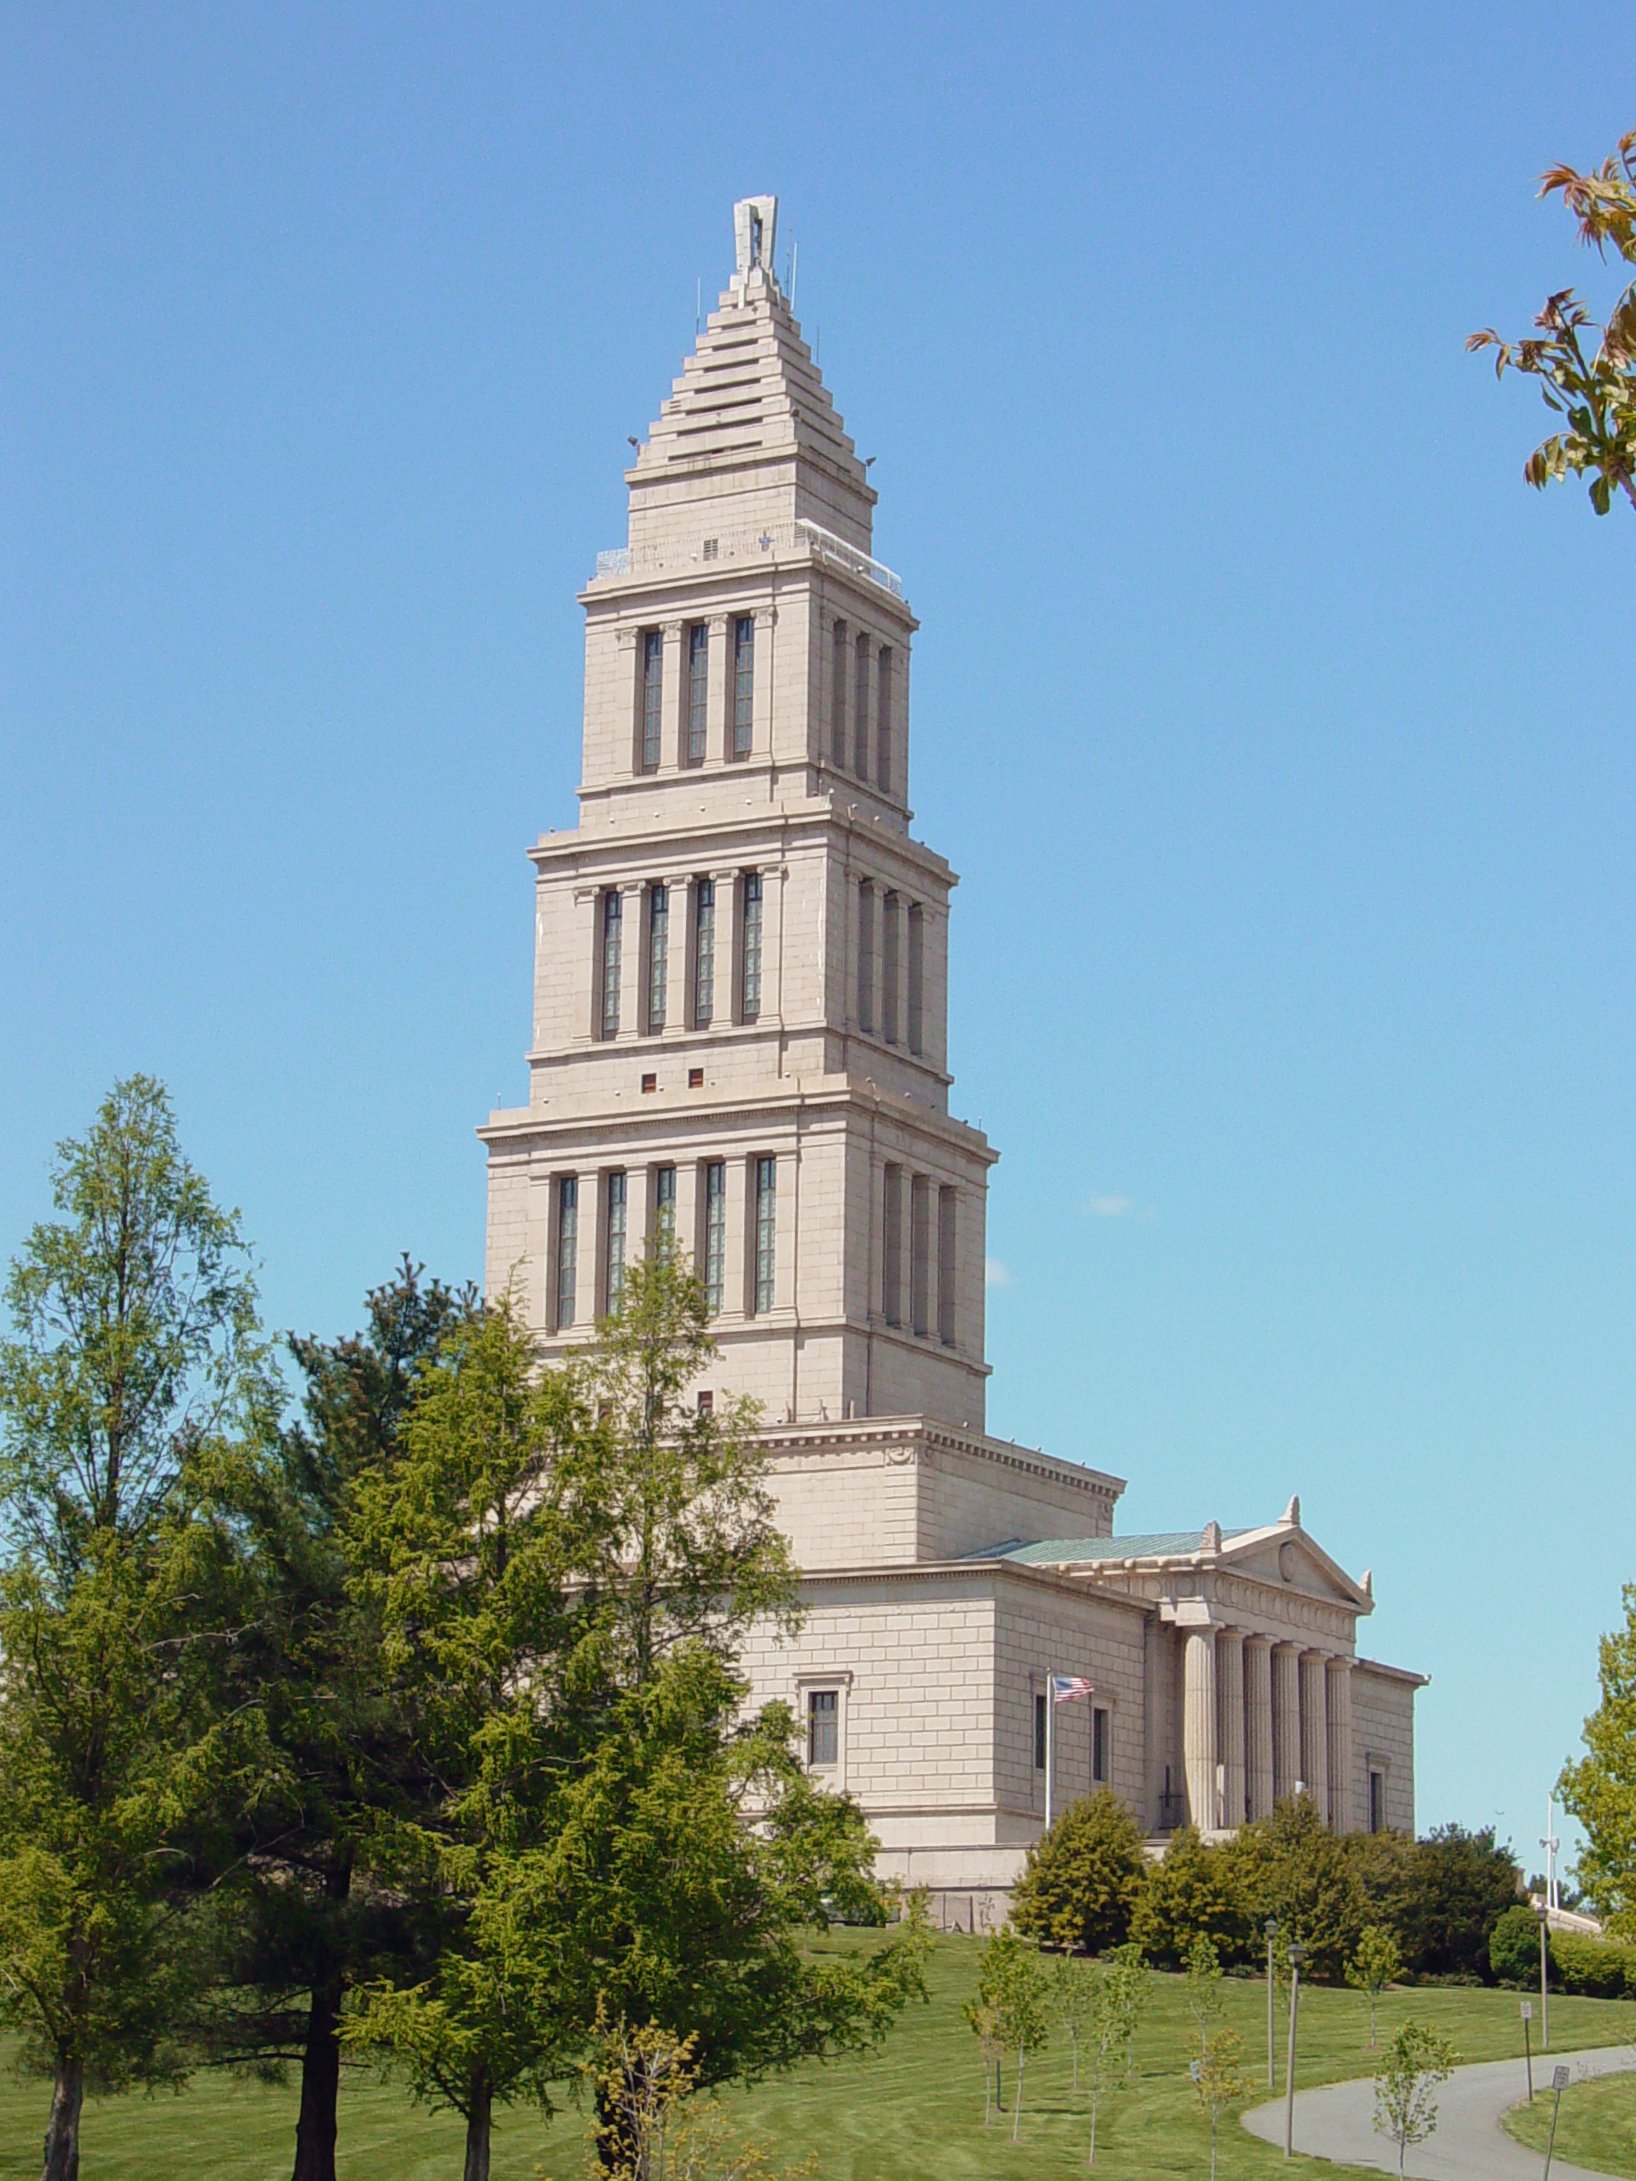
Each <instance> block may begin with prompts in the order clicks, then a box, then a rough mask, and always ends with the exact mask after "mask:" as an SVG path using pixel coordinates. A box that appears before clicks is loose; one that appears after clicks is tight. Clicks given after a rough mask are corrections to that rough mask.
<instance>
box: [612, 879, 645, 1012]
mask: <svg viewBox="0 0 1636 2181" xmlns="http://www.w3.org/2000/svg"><path fill="white" fill-rule="evenodd" d="M619 900H620V908H619V1034H620V1036H621V1037H630V1036H631V1035H632V1034H633V1033H634V1034H635V1035H636V1036H637V1037H646V1036H647V1031H648V1011H647V981H648V980H647V958H648V931H647V924H648V919H647V905H648V904H647V888H646V887H645V886H644V885H643V884H642V882H641V880H640V879H637V880H633V881H627V882H626V883H624V884H622V885H621V886H620V889H619Z"/></svg>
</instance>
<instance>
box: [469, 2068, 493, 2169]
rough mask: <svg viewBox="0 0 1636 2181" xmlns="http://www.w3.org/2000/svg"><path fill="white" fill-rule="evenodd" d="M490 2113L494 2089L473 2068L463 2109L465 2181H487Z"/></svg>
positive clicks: (482, 2074)
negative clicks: (468, 2092) (469, 2088)
mask: <svg viewBox="0 0 1636 2181" xmlns="http://www.w3.org/2000/svg"><path fill="white" fill-rule="evenodd" d="M493 2112H494V2085H493V2084H492V2083H491V2082H490V2081H489V2079H488V2076H487V2074H486V2073H485V2072H484V2071H483V2069H482V2068H480V2067H479V2068H473V2069H472V2078H471V2096H470V2099H469V2101H468V2103H467V2106H466V2172H465V2177H464V2181H489V2135H490V2130H491V2124H492V2116H493Z"/></svg>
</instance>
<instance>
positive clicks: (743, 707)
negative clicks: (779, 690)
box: [733, 613, 756, 757]
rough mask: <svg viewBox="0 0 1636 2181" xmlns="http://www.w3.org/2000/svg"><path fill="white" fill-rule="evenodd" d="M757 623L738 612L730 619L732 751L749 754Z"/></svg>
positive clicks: (752, 716) (737, 753) (753, 720)
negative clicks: (731, 623) (735, 617)
mask: <svg viewBox="0 0 1636 2181" xmlns="http://www.w3.org/2000/svg"><path fill="white" fill-rule="evenodd" d="M755 703H756V625H755V621H754V619H753V617H752V616H751V615H749V614H747V613H745V614H740V615H739V617H738V619H737V620H736V621H735V622H734V623H733V755H734V756H735V757H748V756H749V754H750V743H751V739H752V737H753V735H754V733H755Z"/></svg>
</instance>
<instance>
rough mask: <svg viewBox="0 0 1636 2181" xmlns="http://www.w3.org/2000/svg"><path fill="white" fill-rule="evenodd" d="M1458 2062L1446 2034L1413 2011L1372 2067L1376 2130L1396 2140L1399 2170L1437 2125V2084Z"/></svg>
mask: <svg viewBox="0 0 1636 2181" xmlns="http://www.w3.org/2000/svg"><path fill="white" fill-rule="evenodd" d="M1459 2064H1460V2056H1459V2054H1458V2053H1457V2052H1456V2051H1455V2049H1454V2047H1453V2046H1452V2045H1451V2044H1450V2043H1449V2041H1448V2039H1447V2038H1446V2037H1444V2036H1442V2035H1441V2034H1440V2033H1439V2032H1438V2031H1437V2030H1434V2029H1432V2028H1431V2027H1430V2026H1429V2025H1428V2024H1426V2023H1424V2022H1420V2021H1417V2020H1416V2019H1415V2018H1414V2017H1413V2016H1411V2017H1410V2018H1409V2020H1408V2021H1406V2022H1404V2023H1403V2024H1401V2026H1400V2027H1399V2029H1398V2032H1397V2034H1396V2036H1395V2037H1394V2038H1393V2039H1392V2041H1391V2043H1390V2044H1389V2045H1388V2046H1387V2047H1386V2050H1385V2052H1384V2054H1383V2055H1382V2057H1381V2063H1380V2066H1379V2067H1378V2068H1377V2069H1376V2070H1375V2130H1376V2133H1377V2134H1379V2135H1383V2136H1389V2137H1390V2138H1391V2140H1392V2142H1393V2143H1394V2144H1396V2146H1397V2170H1398V2172H1399V2174H1401V2173H1402V2172H1403V2164H1404V2160H1405V2158H1406V2157H1407V2156H1408V2154H1409V2152H1410V2150H1412V2149H1413V2147H1414V2145H1415V2144H1417V2143H1424V2142H1425V2141H1426V2139H1427V2137H1428V2136H1430V2135H1432V2134H1433V2133H1434V2132H1435V2130H1436V2127H1437V2090H1438V2087H1439V2085H1440V2084H1443V2083H1446V2082H1447V2081H1448V2079H1449V2077H1450V2075H1452V2074H1453V2072H1454V2070H1455V2068H1456V2067H1458V2065H1459Z"/></svg>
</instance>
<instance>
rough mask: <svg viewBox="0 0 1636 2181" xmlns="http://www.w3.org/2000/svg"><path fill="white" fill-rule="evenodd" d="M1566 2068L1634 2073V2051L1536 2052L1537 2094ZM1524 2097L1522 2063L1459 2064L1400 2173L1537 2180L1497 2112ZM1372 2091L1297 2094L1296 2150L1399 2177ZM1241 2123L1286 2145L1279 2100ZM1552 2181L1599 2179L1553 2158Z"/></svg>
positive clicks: (1538, 2166) (1421, 2180)
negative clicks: (1428, 2130)
mask: <svg viewBox="0 0 1636 2181" xmlns="http://www.w3.org/2000/svg"><path fill="white" fill-rule="evenodd" d="M1560 2063H1565V2064H1566V2065H1567V2066H1568V2067H1569V2068H1570V2069H1571V2070H1572V2073H1571V2075H1570V2078H1569V2079H1570V2081H1572V2082H1579V2081H1581V2080H1582V2079H1583V2078H1584V2077H1586V2076H1589V2075H1613V2074H1617V2073H1619V2072H1620V2070H1622V2069H1625V2068H1636V2046H1633V2045H1612V2046H1609V2047H1608V2048H1607V2049H1606V2050H1605V2051H1591V2052H1551V2053H1546V2054H1544V2055H1543V2056H1541V2055H1540V2054H1538V2053H1536V2054H1535V2055H1534V2095H1535V2097H1536V2098H1537V2097H1538V2096H1539V2095H1540V2091H1541V2089H1542V2087H1543V2088H1545V2090H1546V2094H1547V2095H1549V2084H1550V2080H1551V2069H1552V2068H1553V2067H1554V2066H1557V2065H1558V2064H1560ZM1527 2094H1528V2080H1527V2076H1526V2074H1525V2072H1524V2068H1523V2063H1522V2061H1521V2060H1486V2061H1483V2062H1480V2063H1479V2064H1478V2065H1476V2066H1473V2067H1457V2068H1456V2069H1455V2071H1454V2073H1453V2074H1452V2075H1451V2076H1450V2077H1449V2079H1448V2081H1447V2082H1446V2083H1444V2084H1443V2086H1442V2088H1441V2089H1440V2090H1439V2092H1438V2096H1437V2133H1436V2134H1435V2135H1434V2136H1433V2137H1432V2139H1431V2141H1430V2142H1429V2143H1420V2144H1417V2145H1416V2146H1415V2148H1414V2149H1413V2150H1412V2151H1411V2152H1410V2153H1409V2157H1408V2163H1407V2165H1406V2166H1405V2168H1404V2171H1405V2173H1407V2174H1409V2175H1412V2176H1413V2177H1414V2181H1539V2176H1540V2172H1541V2170H1542V2168H1543V2166H1544V2163H1545V2161H1544V2158H1543V2156H1542V2155H1541V2153H1540V2152H1538V2151H1530V2150H1526V2149H1525V2148H1524V2147H1523V2145H1522V2144H1520V2143H1517V2142H1515V2141H1514V2140H1513V2139H1512V2138H1511V2137H1510V2136H1508V2135H1507V2134H1506V2133H1505V2130H1504V2129H1503V2128H1502V2127H1501V2126H1500V2115H1501V2114H1502V2113H1504V2112H1506V2111H1508V2110H1509V2109H1510V2107H1512V2106H1513V2105H1515V2104H1516V2103H1517V2100H1518V2099H1519V2098H1524V2097H1526V2096H1527ZM1374 2119H1375V2086H1374V2083H1373V2082H1372V2081H1371V2080H1370V2078H1369V2077H1368V2076H1367V2075H1366V2076H1364V2077H1363V2079H1362V2080H1361V2081H1359V2082H1350V2083H1326V2084H1325V2085H1324V2087H1323V2088H1322V2089H1321V2090H1298V2091H1297V2092H1296V2093H1295V2148H1296V2150H1297V2151H1298V2152H1305V2153H1306V2155H1307V2156H1308V2157H1309V2158H1332V2159H1335V2160H1336V2161H1338V2162H1339V2163H1340V2164H1343V2165H1349V2166H1373V2167H1375V2168H1376V2169H1377V2170H1378V2171H1380V2172H1381V2173H1391V2174H1395V2173H1396V2172H1397V2151H1396V2149H1395V2147H1394V2146H1393V2145H1392V2144H1391V2143H1390V2142H1389V2141H1388V2140H1387V2138H1386V2137H1385V2136H1379V2135H1376V2133H1375V2127H1374ZM1244 2125H1245V2127H1246V2128H1248V2129H1249V2131H1250V2133H1251V2134H1252V2135H1256V2136H1260V2137H1262V2138H1263V2140H1264V2141H1266V2142H1268V2143H1275V2144H1277V2145H1278V2147H1279V2149H1280V2150H1281V2149H1282V2148H1283V2144H1284V2101H1283V2099H1282V2098H1279V2099H1277V2100H1275V2101H1274V2102H1272V2103H1269V2104H1267V2105H1258V2106H1255V2107H1253V2108H1252V2109H1251V2111H1249V2112H1248V2113H1246V2114H1245V2115H1244ZM1551 2181H1596V2177H1595V2176H1594V2175H1593V2174H1591V2173H1590V2171H1589V2170H1588V2169H1587V2168H1586V2167H1584V2166H1568V2165H1564V2163H1563V2162H1562V2160H1561V2159H1559V2158H1554V2159H1553V2160H1552V2161H1551Z"/></svg>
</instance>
